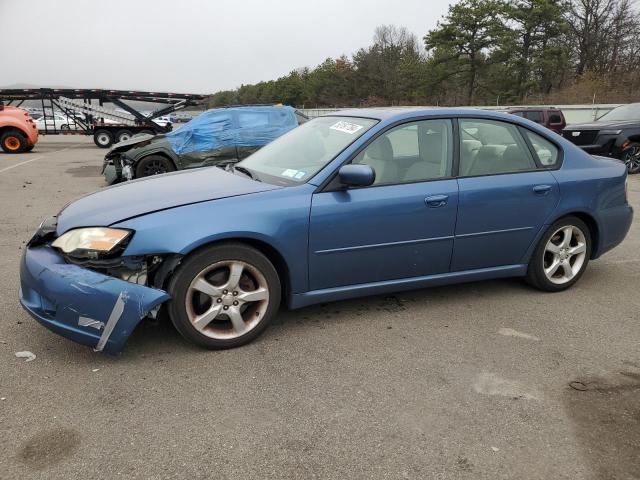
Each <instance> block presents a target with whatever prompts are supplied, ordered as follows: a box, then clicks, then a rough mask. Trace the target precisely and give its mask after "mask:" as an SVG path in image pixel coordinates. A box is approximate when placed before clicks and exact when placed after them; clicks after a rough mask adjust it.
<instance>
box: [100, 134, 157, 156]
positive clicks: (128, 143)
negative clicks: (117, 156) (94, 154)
mask: <svg viewBox="0 0 640 480" xmlns="http://www.w3.org/2000/svg"><path fill="white" fill-rule="evenodd" d="M162 138H164V135H151V134H148V133H141V134H139V135H136V136H134V137H131V138H130V139H129V140H125V141H124V142H120V143H116V144H115V145H114V146H113V148H111V150H109V151H108V152H107V155H106V156H107V157H108V156H109V155H111V154H112V153H113V152H125V151H127V150H129V149H130V148H132V147H133V146H134V145H137V144H138V143H142V142H146V141H147V140H151V141H152V142H156V141H158V140H160V139H162Z"/></svg>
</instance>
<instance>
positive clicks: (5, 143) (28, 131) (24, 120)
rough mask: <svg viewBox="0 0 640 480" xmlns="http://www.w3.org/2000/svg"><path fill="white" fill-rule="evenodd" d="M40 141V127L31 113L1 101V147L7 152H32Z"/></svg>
mask: <svg viewBox="0 0 640 480" xmlns="http://www.w3.org/2000/svg"><path fill="white" fill-rule="evenodd" d="M37 142H38V129H37V128H36V124H35V123H34V121H33V119H32V118H31V117H30V116H29V113H28V112H26V111H24V110H22V109H21V108H17V107H10V106H4V105H2V103H0V147H2V150H4V151H5V152H6V153H22V152H30V151H31V150H33V147H34V146H35V144H36V143H37Z"/></svg>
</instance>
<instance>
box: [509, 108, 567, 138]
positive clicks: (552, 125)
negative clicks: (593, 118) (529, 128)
mask: <svg viewBox="0 0 640 480" xmlns="http://www.w3.org/2000/svg"><path fill="white" fill-rule="evenodd" d="M507 113H511V114H512V115H517V116H519V117H523V118H526V119H527V120H531V121H532V122H536V123H539V124H540V125H542V126H544V127H547V128H548V129H549V130H553V131H554V132H556V133H560V132H561V131H562V129H563V128H564V127H566V126H567V122H566V121H565V119H564V115H563V114H562V110H560V109H559V108H555V107H540V108H536V107H527V108H512V109H510V110H507Z"/></svg>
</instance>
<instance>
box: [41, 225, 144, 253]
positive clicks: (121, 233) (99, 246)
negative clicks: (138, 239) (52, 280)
mask: <svg viewBox="0 0 640 480" xmlns="http://www.w3.org/2000/svg"><path fill="white" fill-rule="evenodd" d="M132 233H133V232H131V230H122V229H119V228H106V227H90V228H76V229H74V230H69V231H68V232H66V233H65V234H63V235H61V236H60V237H58V238H57V239H56V240H55V241H54V242H53V243H52V244H51V245H52V246H53V247H55V248H58V249H60V250H62V251H63V252H64V253H66V254H68V255H71V256H74V257H81V258H98V257H102V256H110V255H114V254H116V253H118V252H120V251H122V249H123V247H124V246H125V245H126V244H127V242H128V240H129V238H130V237H131V234H132Z"/></svg>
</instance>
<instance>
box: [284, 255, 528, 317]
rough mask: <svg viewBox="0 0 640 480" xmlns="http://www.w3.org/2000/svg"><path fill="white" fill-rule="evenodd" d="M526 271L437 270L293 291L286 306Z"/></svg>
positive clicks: (515, 268) (520, 268)
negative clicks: (339, 285)
mask: <svg viewBox="0 0 640 480" xmlns="http://www.w3.org/2000/svg"><path fill="white" fill-rule="evenodd" d="M526 274H527V265H505V266H502V267H492V268H479V269H477V270H465V271H462V272H449V273H439V274H437V275H427V276H424V277H412V278H402V279H398V280H385V281H383V282H374V283H361V284H359V285H348V286H345V287H333V288H325V289H322V290H312V291H310V292H306V293H294V294H292V295H291V297H290V299H289V308H292V309H295V308H301V307H306V306H308V305H313V304H315V303H321V302H334V301H337V300H346V299H348V298H356V297H366V296H369V295H379V294H382V293H390V292H399V291H403V290H415V289H419V288H426V287H438V286H441V285H450V284H454V283H464V282H475V281H478V280H490V279H494V278H506V277H522V276H524V275H526Z"/></svg>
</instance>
